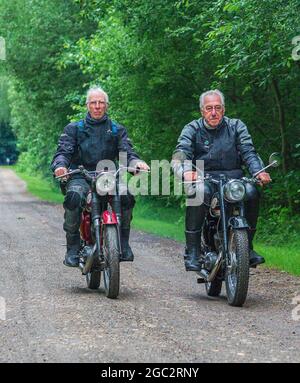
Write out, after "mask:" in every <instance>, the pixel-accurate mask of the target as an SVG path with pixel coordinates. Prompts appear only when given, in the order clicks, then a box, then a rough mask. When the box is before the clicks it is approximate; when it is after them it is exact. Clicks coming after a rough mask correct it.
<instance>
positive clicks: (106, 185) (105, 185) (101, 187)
mask: <svg viewBox="0 0 300 383" xmlns="http://www.w3.org/2000/svg"><path fill="white" fill-rule="evenodd" d="M115 186H116V177H115V176H114V175H113V174H111V173H104V174H101V175H100V176H99V177H98V179H97V181H96V190H97V193H98V194H100V195H105V194H108V193H111V192H112V191H113V190H114V189H115Z"/></svg>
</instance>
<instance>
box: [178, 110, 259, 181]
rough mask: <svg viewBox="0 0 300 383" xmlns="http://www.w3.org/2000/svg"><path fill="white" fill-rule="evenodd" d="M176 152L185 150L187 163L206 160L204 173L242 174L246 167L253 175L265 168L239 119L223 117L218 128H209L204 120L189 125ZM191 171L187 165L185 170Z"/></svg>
mask: <svg viewBox="0 0 300 383" xmlns="http://www.w3.org/2000/svg"><path fill="white" fill-rule="evenodd" d="M176 150H182V151H183V152H184V153H185V155H186V158H187V160H192V161H193V163H195V162H196V160H204V171H205V172H223V171H224V172H225V173H227V172H231V171H233V172H235V171H238V173H241V174H242V172H241V169H242V165H246V166H247V168H248V170H249V172H250V174H251V175H253V174H254V173H255V172H257V171H259V170H261V169H262V168H263V166H264V165H263V162H262V160H261V159H260V157H259V156H258V154H257V153H256V150H255V148H254V146H253V142H252V139H251V136H250V134H249V132H248V129H247V127H246V125H245V124H244V123H243V122H242V121H241V120H238V119H232V118H228V117H225V116H224V117H223V120H222V121H221V123H220V124H219V126H218V127H217V128H215V129H208V128H206V127H205V125H204V121H203V118H200V119H199V120H194V121H192V122H190V123H189V124H187V125H186V126H185V127H184V128H183V130H182V132H181V134H180V136H179V139H178V144H177V146H176ZM187 170H192V167H191V165H188V164H187V165H185V167H184V171H187Z"/></svg>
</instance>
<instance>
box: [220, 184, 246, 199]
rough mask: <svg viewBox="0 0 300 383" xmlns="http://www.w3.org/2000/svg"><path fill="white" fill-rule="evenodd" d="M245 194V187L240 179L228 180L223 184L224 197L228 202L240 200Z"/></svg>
mask: <svg viewBox="0 0 300 383" xmlns="http://www.w3.org/2000/svg"><path fill="white" fill-rule="evenodd" d="M245 194H246V189H245V185H244V184H243V182H242V181H238V180H230V181H228V182H227V184H226V185H225V186H224V197H225V199H226V200H227V201H228V202H237V201H242V200H243V199H244V197H245Z"/></svg>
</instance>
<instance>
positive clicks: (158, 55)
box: [0, 0, 300, 219]
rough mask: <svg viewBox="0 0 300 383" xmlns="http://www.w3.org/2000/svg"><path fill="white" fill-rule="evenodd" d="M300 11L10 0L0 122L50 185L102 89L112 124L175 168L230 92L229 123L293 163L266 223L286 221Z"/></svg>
mask: <svg viewBox="0 0 300 383" xmlns="http://www.w3.org/2000/svg"><path fill="white" fill-rule="evenodd" d="M299 7H300V3H299V1H298V0H287V1H286V0H285V1H284V0H277V1H276V2H274V1H273V0H253V1H246V0H217V1H211V0H204V1H201V2H199V1H198V0H177V1H174V0H155V1H146V0H130V1H129V0H91V1H90V0H89V1H87V0H70V1H61V0H51V1H46V0H16V1H14V2H11V1H10V0H0V35H1V36H4V37H5V38H6V46H7V61H6V62H1V63H0V73H1V76H2V77H1V76H0V90H1V89H2V88H1V86H2V85H1V84H2V83H1V78H5V81H4V83H5V87H7V86H8V88H9V89H8V100H7V99H6V96H5V99H3V97H2V96H1V95H0V101H1V102H0V116H6V117H5V119H6V120H7V119H9V124H10V126H11V127H12V129H13V131H14V134H15V135H16V136H17V139H18V150H19V152H20V153H21V154H20V157H19V166H20V167H21V168H22V169H23V170H24V171H25V170H26V171H28V172H39V173H42V174H46V175H50V173H49V163H50V161H51V158H52V156H53V153H54V151H55V148H56V145H57V138H58V136H59V134H60V133H61V131H62V129H63V126H64V125H65V124H66V123H67V122H68V121H69V120H70V119H72V120H73V119H76V118H79V117H82V116H83V114H84V113H85V91H86V90H87V88H88V87H89V86H90V85H92V84H98V85H100V86H102V87H103V88H104V89H105V90H106V91H107V92H108V94H109V96H110V101H111V109H110V113H111V115H112V117H113V118H114V119H116V120H118V121H119V122H121V123H123V124H124V125H125V126H126V127H127V128H128V131H129V135H130V137H131V139H132V140H133V143H134V145H135V147H136V149H137V151H138V153H140V155H141V157H143V158H144V159H145V160H147V161H150V160H151V159H170V158H171V154H172V151H173V149H174V147H175V145H176V141H177V137H178V135H179V133H180V132H181V129H182V128H183V126H184V125H185V124H186V123H188V122H189V121H191V120H193V119H195V118H198V117H199V106H198V98H199V95H200V93H202V92H203V91H205V90H207V89H211V88H214V87H218V88H220V89H221V90H222V91H223V92H224V93H225V96H226V114H227V115H228V116H231V117H235V118H240V119H242V120H243V121H244V122H245V123H246V124H247V126H248V127H249V130H250V132H251V134H252V137H253V140H254V143H255V146H256V148H257V150H258V152H259V153H260V155H261V157H262V158H263V160H264V161H265V162H267V159H268V156H269V154H270V153H271V152H273V151H279V152H281V153H282V154H283V159H284V161H283V166H282V168H280V169H278V170H274V171H272V173H271V174H272V178H273V179H274V186H273V187H272V188H271V189H266V191H265V193H264V196H265V198H264V203H263V208H264V211H265V212H266V213H265V214H266V216H267V217H269V218H270V219H275V218H277V217H275V216H274V215H273V213H272V212H270V213H269V212H268V211H269V209H270V208H272V207H274V206H275V207H277V206H280V207H283V209H289V212H290V213H292V214H293V215H297V214H298V213H299V211H300V203H299V200H300V198H299V194H300V193H299V186H298V185H299V177H300V176H299V171H298V169H299V159H300V151H299V150H300V129H299V120H298V116H299V112H300V104H299V102H298V100H299V96H300V94H299V92H300V90H299V80H300V78H299V68H300V66H299V61H293V60H292V56H291V53H292V48H293V47H292V44H291V41H292V38H293V37H294V36H296V35H299V34H300V29H299V28H300V25H299V16H298V15H299V11H300V9H299ZM1 68H2V69H1ZM3 68H4V69H5V71H4V70H3ZM3 76H4V77H3ZM2 93H3V94H4V92H2ZM5 93H6V92H5ZM1 97H2V98H1ZM2 99H3V100H4V101H3V102H2ZM8 104H9V107H8ZM8 116H9V117H8ZM164 201H165V204H166V205H167V206H170V205H172V206H176V207H177V206H178V205H179V204H182V200H178V199H177V198H176V197H174V196H171V197H170V198H168V199H166V200H164ZM269 218H268V219H269ZM286 219H287V218H286Z"/></svg>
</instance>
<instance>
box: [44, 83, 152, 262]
mask: <svg viewBox="0 0 300 383" xmlns="http://www.w3.org/2000/svg"><path fill="white" fill-rule="evenodd" d="M108 105H109V99H108V95H107V93H106V92H105V91H104V90H103V89H102V88H100V87H92V88H90V89H89V90H88V92H87V99H86V106H87V114H86V117H85V118H84V119H83V120H81V121H77V122H74V123H70V124H68V125H67V126H66V127H65V128H64V131H63V133H62V135H61V136H60V138H59V142H58V148H57V151H56V153H55V155H54V157H53V160H52V163H51V168H52V171H53V172H54V174H55V176H62V175H64V174H65V173H67V171H68V168H70V169H76V168H78V166H79V165H83V166H84V167H85V168H86V169H87V170H89V171H93V170H96V166H97V164H98V162H99V161H101V160H111V161H115V160H117V159H118V158H119V153H120V152H126V153H127V162H128V164H130V166H133V167H135V168H136V169H143V170H148V169H149V167H148V165H147V164H146V163H145V162H143V161H141V160H140V159H139V156H138V155H137V154H136V153H135V152H134V150H133V147H132V144H131V142H130V140H129V138H128V136H127V132H126V129H125V128H124V126H122V125H120V124H118V123H116V122H113V121H112V120H111V119H110V118H109V116H108V114H107V110H108ZM88 191H89V185H88V184H87V182H86V181H85V179H84V178H83V177H82V176H80V175H77V176H74V177H72V178H71V179H68V181H67V185H66V195H65V200H64V209H65V215H64V218H65V221H64V226H63V227H64V230H65V232H66V240H67V252H66V255H65V260H64V264H65V265H66V266H70V267H77V266H78V264H79V256H78V252H79V249H80V234H79V227H80V218H81V212H82V207H83V206H84V204H85V200H86V197H87V194H88ZM134 203H135V201H134V197H133V196H132V195H131V194H127V195H122V196H121V208H122V222H121V243H122V259H121V261H133V253H132V250H131V248H130V246H129V242H128V241H129V234H130V222H131V219H132V209H133V207H134Z"/></svg>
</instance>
